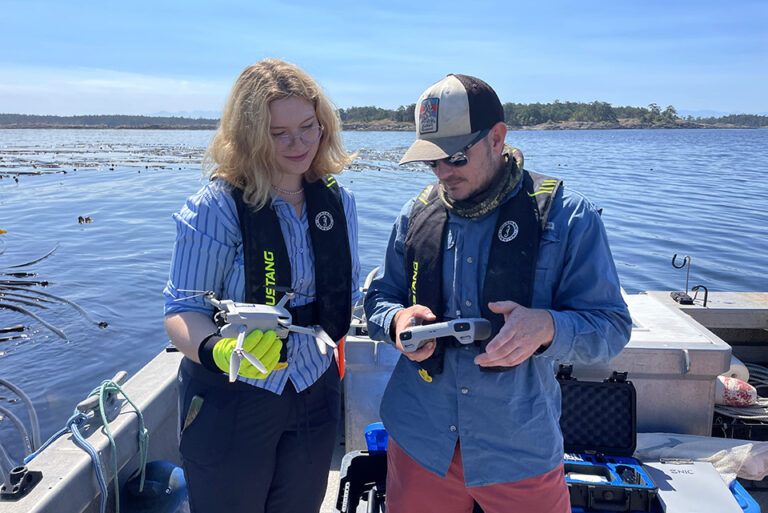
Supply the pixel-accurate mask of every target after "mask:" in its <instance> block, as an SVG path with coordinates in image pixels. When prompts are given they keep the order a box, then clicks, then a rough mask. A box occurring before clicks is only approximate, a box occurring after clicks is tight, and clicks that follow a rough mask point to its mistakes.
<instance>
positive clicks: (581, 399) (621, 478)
mask: <svg viewBox="0 0 768 513" xmlns="http://www.w3.org/2000/svg"><path fill="white" fill-rule="evenodd" d="M571 371H572V367H571V366H566V365H561V366H560V369H559V371H558V374H557V379H558V382H559V383H560V390H561V392H562V413H561V416H560V429H561V430H562V432H563V443H564V447H565V453H566V454H565V474H566V483H567V484H568V490H569V492H570V495H571V506H572V507H573V508H582V509H584V510H587V511H651V509H652V508H653V506H654V504H655V502H656V496H657V495H658V489H657V488H656V485H655V484H654V483H653V480H652V479H651V478H650V476H649V475H648V474H647V473H646V472H645V470H644V469H643V467H642V466H641V465H640V462H638V461H637V460H636V459H634V458H632V457H631V456H632V454H634V452H635V447H636V445H637V416H636V394H635V387H634V385H632V382H631V381H627V374H626V373H620V372H614V373H613V375H612V376H611V377H610V378H608V379H606V380H605V381H603V382H595V381H578V380H576V379H574V378H573V377H572V376H571ZM569 474H570V475H571V476H577V475H581V476H587V477H591V478H595V479H600V480H601V481H603V482H590V481H588V480H584V479H583V478H581V479H580V478H573V477H571V476H569Z"/></svg>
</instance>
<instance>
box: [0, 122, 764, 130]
mask: <svg viewBox="0 0 768 513" xmlns="http://www.w3.org/2000/svg"><path fill="white" fill-rule="evenodd" d="M507 128H508V129H509V130H521V131H536V130H637V129H651V130H661V129H671V130H676V129H699V128H701V129H713V128H714V129H717V128H721V129H722V128H732V129H733V128H737V129H760V128H761V127H753V126H744V125H734V124H730V123H707V124H705V123H697V122H695V121H683V120H678V121H677V122H674V123H648V122H645V121H642V120H639V119H620V120H619V121H618V122H604V121H560V122H548V123H540V124H538V125H530V126H515V125H509V124H508V125H507ZM762 128H765V127H762ZM2 129H6V130H52V129H53V130H216V125H209V126H200V125H162V124H158V125H144V126H119V125H118V126H108V125H60V124H53V123H18V124H0V130H2ZM342 130H344V131H351V132H414V131H415V127H414V124H413V123H404V122H388V121H375V122H354V123H342Z"/></svg>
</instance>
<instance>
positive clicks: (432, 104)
mask: <svg viewBox="0 0 768 513" xmlns="http://www.w3.org/2000/svg"><path fill="white" fill-rule="evenodd" d="M414 118H415V122H416V134H417V137H418V138H417V139H416V142H414V143H413V144H412V145H411V147H410V148H408V151H406V152H405V155H403V158H402V159H401V160H400V164H405V163H407V162H415V161H419V160H440V159H444V158H447V157H450V156H451V155H453V154H454V153H456V152H457V151H461V150H462V149H463V148H464V147H465V146H467V145H468V144H469V143H471V142H472V141H473V140H474V139H475V137H477V135H478V134H479V133H480V132H481V131H482V130H484V129H486V128H491V127H492V126H493V125H495V124H496V123H498V122H499V121H504V108H503V107H502V106H501V102H500V101H499V97H498V96H497V95H496V92H495V91H494V90H493V89H492V88H491V86H489V85H488V84H486V83H485V82H483V81H482V80H480V79H479V78H476V77H471V76H468V75H454V74H451V75H448V76H447V77H445V78H444V79H442V80H441V81H439V82H437V83H435V84H433V85H431V86H430V87H429V88H428V89H427V90H426V91H424V92H423V93H422V95H421V96H420V97H419V101H418V102H417V103H416V109H415V112H414Z"/></svg>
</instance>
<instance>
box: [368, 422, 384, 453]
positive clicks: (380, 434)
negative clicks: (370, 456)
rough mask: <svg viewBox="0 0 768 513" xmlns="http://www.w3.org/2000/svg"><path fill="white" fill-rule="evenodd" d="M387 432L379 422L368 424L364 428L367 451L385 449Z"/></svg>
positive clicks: (382, 450) (381, 450)
mask: <svg viewBox="0 0 768 513" xmlns="http://www.w3.org/2000/svg"><path fill="white" fill-rule="evenodd" d="M388 440H389V433H387V430H386V429H385V428H384V424H383V423H381V422H374V423H373V424H368V425H367V426H366V428H365V443H366V444H367V445H368V451H369V452H385V451H386V450H387V441H388Z"/></svg>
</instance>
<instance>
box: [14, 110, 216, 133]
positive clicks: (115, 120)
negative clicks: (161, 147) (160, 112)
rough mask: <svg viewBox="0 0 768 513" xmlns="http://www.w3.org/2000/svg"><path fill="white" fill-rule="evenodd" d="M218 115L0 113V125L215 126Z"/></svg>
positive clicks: (185, 127) (23, 126) (79, 126)
mask: <svg viewBox="0 0 768 513" xmlns="http://www.w3.org/2000/svg"><path fill="white" fill-rule="evenodd" d="M217 123H218V120H217V119H203V118H198V119H192V118H179V117H154V116H126V115H117V114H115V115H98V116H34V115H31V114H0V128H168V129H205V130H211V129H215V128H216V124H217Z"/></svg>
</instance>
